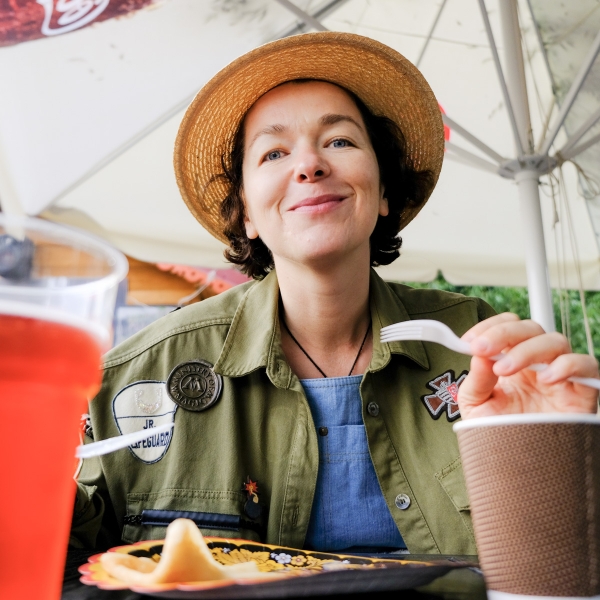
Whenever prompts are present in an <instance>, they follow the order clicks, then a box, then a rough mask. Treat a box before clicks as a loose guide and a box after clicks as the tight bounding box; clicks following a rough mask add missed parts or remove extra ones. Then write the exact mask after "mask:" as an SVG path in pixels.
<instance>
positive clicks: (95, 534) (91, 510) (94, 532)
mask: <svg viewBox="0 0 600 600" xmlns="http://www.w3.org/2000/svg"><path fill="white" fill-rule="evenodd" d="M76 483H77V494H76V497H75V507H74V511H73V520H72V522H71V534H70V537H69V547H71V548H95V549H99V550H102V549H107V548H110V547H111V546H115V545H118V544H119V543H120V541H121V536H120V535H119V533H118V531H119V530H118V525H117V521H116V517H115V515H114V511H113V510H112V505H111V503H110V499H109V498H108V491H107V488H106V480H105V477H104V473H103V470H102V465H101V462H100V459H99V458H89V459H86V460H84V461H83V465H82V467H81V470H80V472H79V476H78V478H77V482H76Z"/></svg>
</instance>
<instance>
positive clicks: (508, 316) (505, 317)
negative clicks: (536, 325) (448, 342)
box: [462, 313, 520, 342]
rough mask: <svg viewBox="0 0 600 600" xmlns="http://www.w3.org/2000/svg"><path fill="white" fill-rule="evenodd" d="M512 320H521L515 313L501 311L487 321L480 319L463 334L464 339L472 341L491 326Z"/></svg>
mask: <svg viewBox="0 0 600 600" xmlns="http://www.w3.org/2000/svg"><path fill="white" fill-rule="evenodd" d="M510 321H520V319H519V316H518V315H515V314H513V313H501V314H499V315H494V316H493V317H490V318H489V319H485V321H480V322H479V323H477V325H474V326H473V327H471V329H469V331H467V332H466V333H465V334H464V335H463V336H462V339H463V340H465V342H471V341H473V340H474V339H475V338H476V337H478V336H480V335H481V334H482V333H483V332H484V331H487V330H488V329H490V328H491V327H495V326H496V325H499V324H501V323H506V322H510Z"/></svg>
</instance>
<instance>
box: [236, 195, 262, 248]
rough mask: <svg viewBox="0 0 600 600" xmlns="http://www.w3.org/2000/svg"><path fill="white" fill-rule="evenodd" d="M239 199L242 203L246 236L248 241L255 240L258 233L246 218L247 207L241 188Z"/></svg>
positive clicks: (248, 218)
mask: <svg viewBox="0 0 600 600" xmlns="http://www.w3.org/2000/svg"><path fill="white" fill-rule="evenodd" d="M240 197H241V199H242V202H243V203H244V227H245V229H246V236H247V237H248V239H249V240H255V239H256V238H257V237H258V231H257V229H256V227H254V223H252V221H251V220H250V217H249V216H248V205H247V204H246V197H245V196H244V189H243V188H242V189H241V190H240Z"/></svg>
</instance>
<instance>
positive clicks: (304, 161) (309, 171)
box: [294, 148, 330, 183]
mask: <svg viewBox="0 0 600 600" xmlns="http://www.w3.org/2000/svg"><path fill="white" fill-rule="evenodd" d="M329 173H330V167H329V164H328V163H327V161H326V160H325V158H324V157H323V156H321V155H320V154H319V152H317V151H315V150H314V149H313V148H305V149H303V150H301V151H300V152H299V154H298V160H297V163H296V169H295V174H294V175H295V179H296V181H297V182H298V183H304V182H306V183H311V182H313V181H317V180H319V179H322V178H323V177H327V175H329Z"/></svg>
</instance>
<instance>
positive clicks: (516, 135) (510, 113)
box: [479, 0, 524, 157]
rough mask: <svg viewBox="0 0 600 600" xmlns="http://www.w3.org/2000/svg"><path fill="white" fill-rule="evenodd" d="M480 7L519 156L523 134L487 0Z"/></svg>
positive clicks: (521, 150) (482, 1)
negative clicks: (518, 125)
mask: <svg viewBox="0 0 600 600" xmlns="http://www.w3.org/2000/svg"><path fill="white" fill-rule="evenodd" d="M479 8H480V9H481V16H482V18H483V23H484V25H485V31H486V33H487V37H488V41H489V43H490V49H491V51H492V57H493V59H494V64H495V65H496V72H497V74H498V79H499V81H500V88H501V89H502V95H503V96H504V103H505V104H506V108H507V110H508V116H509V120H510V125H511V127H512V130H513V135H514V138H515V144H516V146H517V152H518V154H519V157H521V156H523V154H524V151H523V144H522V142H521V136H520V135H519V128H518V127H517V121H516V119H515V113H514V111H513V105H512V102H511V101H510V95H509V93H508V88H507V87H506V80H505V79H504V73H503V72H502V65H501V64H500V57H499V56H498V48H497V47H496V42H495V40H494V34H493V32H492V26H491V25H490V18H489V15H488V12H487V9H486V7H485V1H484V0H479Z"/></svg>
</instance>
